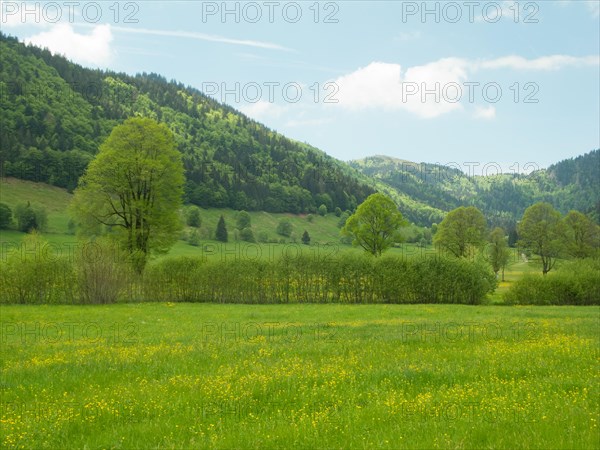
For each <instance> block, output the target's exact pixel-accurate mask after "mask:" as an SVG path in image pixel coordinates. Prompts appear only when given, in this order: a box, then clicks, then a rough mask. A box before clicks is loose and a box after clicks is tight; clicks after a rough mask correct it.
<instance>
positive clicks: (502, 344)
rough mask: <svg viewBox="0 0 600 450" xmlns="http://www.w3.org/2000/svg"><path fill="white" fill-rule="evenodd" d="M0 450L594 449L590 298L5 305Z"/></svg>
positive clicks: (597, 393)
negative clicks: (580, 303)
mask: <svg viewBox="0 0 600 450" xmlns="http://www.w3.org/2000/svg"><path fill="white" fill-rule="evenodd" d="M0 312H1V317H2V319H1V324H0V330H1V331H2V334H1V342H2V345H1V346H0V356H1V358H0V361H1V366H0V374H1V379H0V382H1V384H0V389H1V391H0V392H1V394H2V399H3V405H2V411H1V420H2V428H3V432H2V447H4V448H21V447H24V448H233V447H235V448H291V447H292V446H293V447H298V448H317V447H319V448H323V447H328V448H333V447H335V448H392V449H395V448H594V447H597V445H598V420H599V417H598V411H599V408H600V404H599V399H600V383H599V381H600V376H599V374H600V370H599V369H600V367H599V362H598V361H599V359H598V358H599V348H598V341H599V339H600V334H599V329H598V326H597V324H598V319H599V316H598V309H597V308H588V307H560V308H553V307H513V308H505V307H502V308H500V307H485V308H482V307H469V306H447V305H443V306H442V305H435V306H434V305H430V306H386V305H369V306H349V305H343V306H341V305H285V306H283V305H281V306H262V305H261V306H240V305H190V304H137V305H112V306H110V307H96V306H85V307H71V306H65V307H47V306H35V307H24V306H8V307H7V306H2V307H1V308H0Z"/></svg>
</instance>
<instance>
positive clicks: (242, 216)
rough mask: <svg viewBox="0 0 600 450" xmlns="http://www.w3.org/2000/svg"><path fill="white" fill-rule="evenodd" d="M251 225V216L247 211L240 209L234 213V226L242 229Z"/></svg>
mask: <svg viewBox="0 0 600 450" xmlns="http://www.w3.org/2000/svg"><path fill="white" fill-rule="evenodd" d="M251 226H252V218H251V217H250V214H248V212H247V211H240V212H238V213H237V215H236V226H235V227H236V228H237V229H238V230H243V229H244V228H250V227H251Z"/></svg>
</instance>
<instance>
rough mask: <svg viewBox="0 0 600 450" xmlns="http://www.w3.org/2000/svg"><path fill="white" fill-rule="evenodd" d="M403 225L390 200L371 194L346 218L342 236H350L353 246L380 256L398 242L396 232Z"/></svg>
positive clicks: (396, 209) (402, 220) (380, 195)
mask: <svg viewBox="0 0 600 450" xmlns="http://www.w3.org/2000/svg"><path fill="white" fill-rule="evenodd" d="M405 224H406V223H405V221H404V219H403V218H402V214H401V213H400V212H399V211H398V208H397V207H396V205H395V204H394V202H393V201H392V200H390V199H389V198H388V197H386V196H385V195H383V194H373V195H371V196H369V198H367V199H366V200H365V201H364V202H363V203H362V204H361V205H360V206H359V207H358V208H357V210H356V213H354V214H353V215H352V216H350V217H349V218H348V220H347V221H346V224H345V225H344V228H342V235H345V236H351V237H352V238H353V241H352V244H353V245H354V246H360V247H361V248H363V249H364V250H365V251H366V252H368V253H370V254H372V255H375V256H381V254H382V253H383V252H384V251H385V250H387V249H388V248H390V247H391V246H392V244H393V243H394V242H399V241H400V235H399V233H398V230H399V229H400V227H401V226H404V225H405Z"/></svg>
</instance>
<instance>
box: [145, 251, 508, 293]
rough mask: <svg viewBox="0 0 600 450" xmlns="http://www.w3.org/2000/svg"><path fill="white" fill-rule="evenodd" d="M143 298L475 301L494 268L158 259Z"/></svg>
mask: <svg viewBox="0 0 600 450" xmlns="http://www.w3.org/2000/svg"><path fill="white" fill-rule="evenodd" d="M144 278H145V282H144V292H145V297H146V298H147V299H148V300H154V301H175V302H178V301H189V302H216V303H290V302H294V303H328V302H340V303H466V304H476V303H480V302H481V300H482V299H483V298H484V297H485V295H486V294H487V293H488V292H490V291H492V290H493V289H494V288H495V283H496V281H495V277H494V274H493V273H492V272H491V270H490V269H489V268H488V267H487V266H485V265H483V264H479V263H469V262H468V261H463V260H457V259H446V258H423V259H419V258H413V259H403V258H398V257H385V258H380V259H376V258H372V257H370V256H368V255H361V254H358V255H356V254H345V255H343V256H341V257H335V258H333V257H316V256H315V255H301V256H298V257H293V258H283V257H282V258H280V259H278V260H276V261H270V262H267V261H248V260H241V261H240V260H225V261H220V260H217V261H202V260H201V259H199V258H190V257H176V258H166V259H163V260H161V261H157V262H156V263H154V264H153V265H151V266H150V267H148V269H147V271H146V274H145V277H144Z"/></svg>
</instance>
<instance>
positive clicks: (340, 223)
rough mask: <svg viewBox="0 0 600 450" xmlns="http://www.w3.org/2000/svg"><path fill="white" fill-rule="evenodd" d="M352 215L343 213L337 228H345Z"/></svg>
mask: <svg viewBox="0 0 600 450" xmlns="http://www.w3.org/2000/svg"><path fill="white" fill-rule="evenodd" d="M350 216H351V214H349V213H348V212H347V211H345V212H343V213H342V214H341V216H340V220H339V221H338V223H337V226H338V227H339V228H344V225H346V221H347V220H348V217H350Z"/></svg>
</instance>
